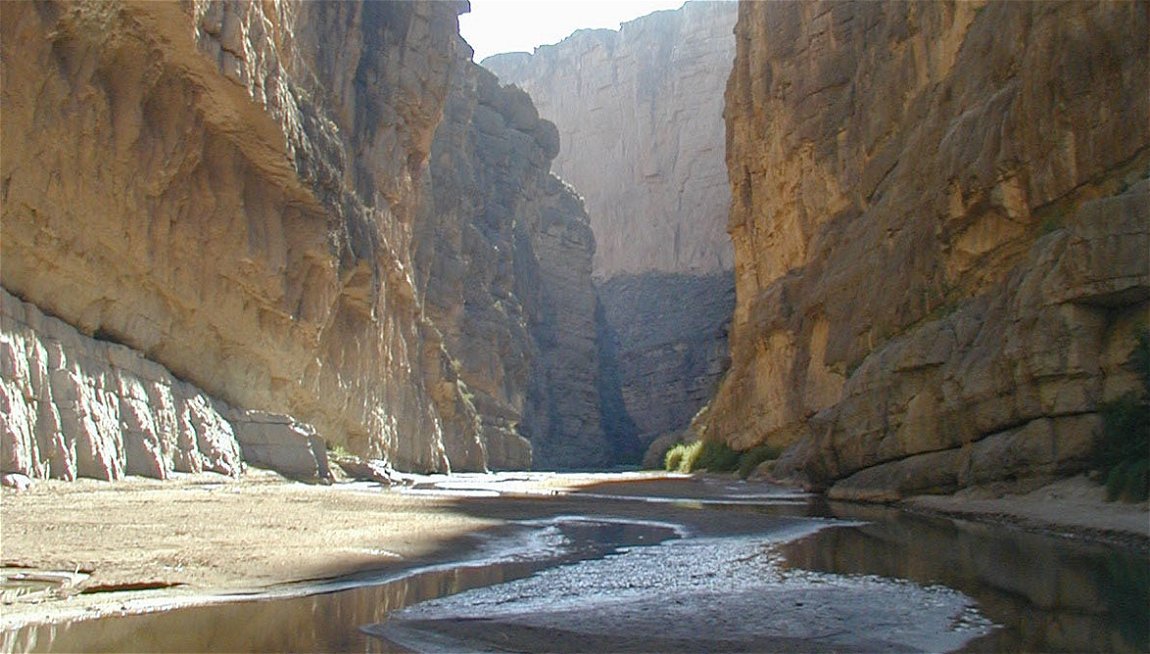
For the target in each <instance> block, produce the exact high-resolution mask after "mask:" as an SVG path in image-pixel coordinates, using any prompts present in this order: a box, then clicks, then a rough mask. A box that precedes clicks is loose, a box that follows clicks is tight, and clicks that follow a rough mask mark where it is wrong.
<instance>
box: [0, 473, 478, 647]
mask: <svg viewBox="0 0 1150 654" xmlns="http://www.w3.org/2000/svg"><path fill="white" fill-rule="evenodd" d="M0 502H2V504H0V518H2V520H0V556H2V562H3V565H4V566H20V567H27V568H31V569H33V570H38V571H44V570H54V571H76V570H79V571H81V572H86V573H88V574H89V575H90V576H87V577H86V578H83V579H82V580H81V581H79V584H78V586H76V587H73V588H65V589H62V590H61V591H59V592H52V593H47V594H45V593H40V594H38V595H36V594H34V595H30V596H25V597H23V598H18V599H16V601H14V602H11V603H7V602H6V604H5V606H4V607H3V617H2V618H0V626H2V625H3V624H12V623H14V622H25V621H28V620H33V621H37V620H44V619H49V618H53V617H56V616H58V615H60V614H64V613H67V614H74V613H75V612H76V611H77V610H79V611H92V610H105V609H107V608H108V607H110V606H111V607H114V606H117V605H118V603H119V602H120V601H122V599H123V598H125V597H128V596H131V597H133V598H139V597H144V596H154V597H172V598H179V597H181V596H189V595H196V594H204V593H211V592H221V591H229V592H232V591H242V590H246V589H255V588H264V587H268V586H272V585H276V584H282V583H287V582H292V581H299V580H306V579H317V578H324V577H332V576H338V575H345V574H350V573H354V572H357V571H361V570H365V569H372V568H387V567H398V566H403V565H411V564H414V563H416V562H418V561H420V560H421V559H424V558H427V557H432V556H436V555H444V554H445V552H444V550H445V549H449V548H451V547H453V546H456V547H457V546H458V543H457V542H456V541H457V540H458V539H459V538H460V537H461V536H463V535H465V534H467V533H469V532H474V531H477V530H480V529H484V528H487V527H490V526H492V524H493V523H492V522H491V521H487V520H482V519H477V518H474V517H469V516H465V515H462V514H459V513H456V512H452V511H451V510H450V509H449V508H448V507H447V505H446V503H445V502H443V501H442V500H440V499H436V498H429V497H418V496H407V495H401V494H399V493H394V492H387V491H381V490H380V489H379V488H378V487H377V486H374V485H369V484H340V485H336V486H311V485H306V484H301V483H296V482H291V481H288V480H285V479H283V478H282V477H280V476H278V475H275V474H272V473H266V472H262V471H252V472H250V473H249V474H247V475H245V476H244V477H242V478H240V479H235V480H233V479H228V478H225V477H221V476H218V475H213V474H204V475H190V476H185V477H181V478H178V479H176V480H169V481H167V482H158V481H153V480H147V479H129V480H126V481H121V482H115V483H105V482H96V481H91V480H80V481H77V482H71V483H66V482H55V481H47V482H40V483H37V484H35V485H33V487H32V488H31V489H29V490H26V491H24V492H20V493H17V492H12V491H9V490H7V489H6V490H5V492H4V493H3V496H2V498H0ZM131 587H136V588H140V587H154V588H156V589H154V590H143V591H141V590H136V591H131V592H114V591H115V589H116V588H131ZM100 590H105V591H108V592H93V591H100ZM9 595H10V594H9ZM5 599H8V600H10V599H11V597H6V598H5Z"/></svg>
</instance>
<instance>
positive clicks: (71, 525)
mask: <svg viewBox="0 0 1150 654" xmlns="http://www.w3.org/2000/svg"><path fill="white" fill-rule="evenodd" d="M722 479H726V478H722ZM708 480H709V481H708ZM708 480H704V479H701V478H696V479H682V478H668V477H666V476H660V475H658V474H655V473H641V474H631V475H559V476H548V475H532V474H525V475H504V476H497V477H494V476H493V477H490V478H482V477H471V478H470V479H468V478H466V477H464V478H461V479H459V480H456V479H454V478H453V479H451V480H449V481H448V482H447V483H445V484H442V486H448V487H449V488H448V489H447V491H448V492H447V493H445V492H442V489H441V490H440V491H437V492H428V493H426V494H418V493H416V494H411V493H401V492H398V491H394V490H386V489H381V488H380V487H378V486H376V485H372V484H365V483H344V484H337V485H335V486H310V485H306V484H300V483H296V482H291V481H287V480H285V479H283V478H281V477H279V476H278V475H274V474H272V473H267V472H262V471H252V472H251V473H249V474H248V475H246V476H245V477H243V478H241V479H239V480H231V479H227V478H224V477H220V476H217V475H211V474H207V475H195V476H185V477H181V478H178V479H176V480H173V481H167V482H157V481H153V480H146V479H130V480H127V481H122V482H116V483H105V482H96V481H90V480H81V481H78V482H72V483H65V482H41V483H37V484H35V485H34V486H33V487H32V488H31V489H29V490H27V491H24V492H19V493H17V492H13V491H10V490H5V491H4V493H3V496H2V497H0V559H2V562H3V565H4V566H20V567H25V568H28V569H29V571H67V572H74V571H80V572H81V573H82V574H80V575H77V576H76V577H75V585H73V586H70V587H65V588H62V589H56V590H53V591H49V592H44V591H41V592H38V593H32V594H27V595H23V596H21V597H14V595H15V594H14V593H12V592H10V591H9V592H6V593H5V598H4V599H5V604H4V606H3V610H2V612H0V628H3V627H5V626H12V625H15V624H22V623H27V622H39V621H52V620H58V619H61V618H64V617H67V616H75V615H77V614H89V613H91V612H114V611H117V610H119V609H120V607H121V605H122V603H124V602H126V601H129V600H131V601H140V600H145V601H150V602H161V603H162V602H165V601H171V602H187V601H193V602H194V601H195V598H197V597H202V596H205V595H208V594H212V593H235V592H244V591H250V590H258V589H266V588H269V587H274V586H277V585H281V584H288V583H292V582H299V581H305V580H315V579H322V578H331V577H337V576H342V575H348V574H354V573H357V572H362V571H366V570H396V571H398V570H401V569H404V568H408V567H413V566H417V565H420V564H422V563H424V562H428V561H445V560H451V559H453V558H455V557H456V556H457V555H458V554H459V553H460V552H462V551H463V550H465V549H466V548H468V547H469V543H470V541H469V540H468V539H467V536H468V534H474V533H476V532H480V531H483V530H487V529H491V528H494V527H497V526H499V525H502V524H505V523H506V521H507V520H514V519H516V518H519V517H522V514H523V512H524V511H525V510H529V512H530V513H532V514H534V513H539V514H544V513H548V512H551V511H556V510H559V509H558V508H556V507H557V506H559V504H561V503H555V505H556V506H552V502H549V501H540V502H537V503H534V504H535V505H536V506H533V507H532V508H530V509H525V507H524V506H523V505H522V504H516V503H508V504H507V506H506V507H505V510H502V509H499V507H501V506H503V504H502V503H497V506H494V507H491V506H489V507H488V508H487V509H486V510H485V512H484V513H482V514H477V513H475V512H472V511H466V510H464V508H465V502H466V499H461V497H463V498H466V496H467V495H468V494H469V493H472V494H476V493H478V494H480V496H482V494H486V495H487V496H488V497H489V498H490V496H491V495H494V494H497V493H503V494H508V495H520V496H521V495H527V496H532V495H536V496H539V497H541V498H548V497H551V496H554V495H562V494H566V493H568V492H572V491H577V490H583V491H585V492H589V493H602V494H611V495H660V496H665V497H668V496H669V497H674V496H679V497H688V496H695V495H705V494H706V493H707V492H710V491H709V490H708V489H710V487H711V486H713V485H714V482H716V481H721V479H719V478H715V477H709V478H708ZM727 481H729V482H730V483H735V484H738V483H740V482H737V481H735V480H733V479H728V480H727ZM723 483H726V482H723ZM755 486H756V484H754V483H753V482H752V483H749V484H748V485H747V487H748V490H749V491H751V490H753V489H754V488H755ZM449 493H456V494H457V495H458V496H456V497H452V496H451V495H450V494H449ZM1101 493H1102V491H1101V489H1100V488H1098V487H1097V486H1095V485H1093V484H1091V483H1090V482H1088V481H1087V480H1085V479H1083V478H1077V479H1072V480H1066V481H1064V482H1059V483H1058V484H1055V485H1053V486H1049V487H1046V488H1043V489H1040V490H1038V491H1035V492H1033V493H1030V494H1028V495H1024V496H1014V497H1012V496H1007V497H1001V498H990V497H983V496H978V495H975V494H973V493H966V494H959V495H956V496H952V497H925V498H915V499H913V500H910V501H908V502H906V503H905V507H906V508H909V509H912V510H918V511H930V512H936V513H945V514H950V515H954V516H958V517H963V518H968V519H976V520H984V521H991V522H999V523H1002V522H1006V523H1013V524H1017V525H1020V526H1022V527H1024V528H1028V529H1037V530H1042V531H1049V532H1055V533H1058V532H1061V533H1071V534H1074V535H1077V536H1082V537H1086V538H1095V539H1101V540H1110V541H1112V542H1121V543H1124V544H1134V545H1138V546H1141V547H1146V546H1147V544H1150V512H1148V507H1147V504H1146V503H1141V504H1135V505H1130V504H1115V503H1106V502H1103V501H1102V495H1101ZM556 499H557V498H556ZM636 510H638V511H642V509H641V507H640V508H637V509H636ZM8 572H13V570H8ZM93 591H100V592H93Z"/></svg>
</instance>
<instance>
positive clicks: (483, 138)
mask: <svg viewBox="0 0 1150 654" xmlns="http://www.w3.org/2000/svg"><path fill="white" fill-rule="evenodd" d="M464 47H466V46H464ZM558 149H559V135H558V132H557V131H556V129H555V126H554V125H553V124H551V123H550V122H548V121H545V120H541V119H540V118H539V115H538V113H537V112H536V110H535V107H534V105H533V104H532V102H531V99H530V98H529V97H528V96H527V94H526V93H524V92H523V91H521V90H520V89H518V88H515V87H501V86H500V84H499V81H498V80H497V79H496V78H495V76H494V75H492V74H491V73H490V72H488V71H486V70H484V69H482V68H480V67H479V66H477V65H475V64H472V63H471V62H470V61H460V62H458V64H457V67H456V68H455V69H454V70H453V83H452V90H451V94H450V95H449V98H448V103H447V108H446V113H445V117H444V122H443V124H442V125H441V126H440V128H439V131H438V132H437V133H436V138H435V141H434V143H433V147H432V154H431V161H430V169H429V186H430V190H429V197H427V198H426V199H425V202H424V205H423V209H422V211H421V214H420V220H419V222H418V225H419V226H418V230H417V270H418V272H419V275H420V288H421V289H422V291H423V292H424V294H425V296H426V298H427V309H428V314H429V316H431V318H432V320H433V322H434V323H435V324H436V326H437V327H438V328H439V329H440V330H441V331H442V337H443V341H444V343H445V345H446V348H447V350H448V351H449V352H450V353H451V355H452V361H451V368H450V369H449V370H445V371H444V372H443V374H442V376H441V378H440V382H439V383H441V384H455V385H456V386H458V387H459V388H461V389H462V390H463V393H462V395H463V396H464V397H465V398H466V403H467V404H468V405H470V406H471V407H473V409H472V410H471V411H466V410H463V411H460V412H459V414H458V415H460V416H463V417H467V416H469V415H470V416H474V415H478V423H479V424H478V428H477V429H478V433H479V434H480V440H481V442H482V444H483V447H484V449H485V451H486V456H487V460H488V463H489V465H490V467H492V468H504V469H506V468H520V469H523V468H528V467H531V466H532V465H534V467H537V468H538V467H544V468H570V467H593V466H598V465H604V464H606V463H607V462H608V461H609V460H610V447H609V446H608V444H607V443H606V441H605V440H604V437H603V431H602V429H601V427H600V424H599V396H598V388H597V376H598V372H599V370H598V368H599V346H598V341H597V335H596V327H595V289H594V287H593V285H592V283H591V255H592V253H593V252H594V251H595V240H594V238H593V236H592V234H591V229H590V226H589V225H588V219H587V214H586V213H585V212H584V210H583V206H582V202H581V200H580V199H579V197H578V196H577V195H575V193H574V192H573V191H572V190H571V189H570V188H568V187H567V186H566V185H565V184H563V183H562V182H560V181H559V180H558V179H557V178H555V177H554V176H553V175H551V174H550V172H549V167H550V162H551V160H552V158H553V157H554V156H555V154H556V152H557V151H558Z"/></svg>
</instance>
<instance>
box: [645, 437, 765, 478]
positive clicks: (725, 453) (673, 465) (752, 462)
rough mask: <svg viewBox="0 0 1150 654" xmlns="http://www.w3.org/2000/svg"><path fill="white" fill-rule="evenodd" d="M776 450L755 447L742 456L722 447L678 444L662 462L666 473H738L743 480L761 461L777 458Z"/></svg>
mask: <svg viewBox="0 0 1150 654" xmlns="http://www.w3.org/2000/svg"><path fill="white" fill-rule="evenodd" d="M779 453H780V450H779V448H777V447H774V446H772V445H766V444H764V445H759V446H757V447H754V448H752V449H750V450H747V451H745V452H737V451H735V450H732V449H731V448H730V447H729V446H728V445H727V444H726V443H723V442H721V441H713V440H698V441H694V442H692V443H680V444H678V445H676V446H675V447H672V448H671V449H670V450H668V451H667V455H666V457H665V458H664V460H663V462H664V464H665V468H666V469H667V470H668V471H669V472H696V471H699V470H707V471H709V472H735V471H736V470H737V471H738V472H739V476H740V477H742V478H743V479H746V478H747V477H748V476H750V474H751V472H753V471H754V469H755V468H756V467H757V466H758V465H759V464H760V463H762V462H763V461H767V460H769V459H776V458H778V456H779Z"/></svg>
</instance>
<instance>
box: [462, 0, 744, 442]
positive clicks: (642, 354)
mask: <svg viewBox="0 0 1150 654" xmlns="http://www.w3.org/2000/svg"><path fill="white" fill-rule="evenodd" d="M735 12H736V7H735V3H725V2H691V3H687V4H686V5H685V6H684V7H683V8H681V9H679V10H676V11H661V12H656V13H654V14H651V15H649V16H645V17H642V18H639V19H636V20H633V21H631V22H628V23H625V24H624V25H623V26H622V28H621V29H620V30H619V31H613V30H580V31H578V32H576V33H575V34H573V35H572V36H570V37H568V38H567V39H565V40H564V41H562V42H560V43H558V44H556V45H553V46H543V47H540V48H537V49H536V51H535V52H534V53H533V54H528V53H509V54H501V55H496V56H493V57H489V58H487V59H486V60H484V62H483V65H484V66H485V67H487V68H489V69H490V70H492V71H494V72H495V73H496V74H497V75H498V76H499V77H500V79H501V80H502V81H504V82H507V83H513V84H516V85H518V86H520V87H522V88H523V89H524V90H526V91H527V92H528V93H529V94H530V95H531V97H532V99H533V100H534V101H535V104H536V105H537V106H538V108H539V113H540V115H541V116H543V117H544V118H546V119H548V120H550V121H553V122H554V123H555V125H556V126H557V127H558V129H559V135H560V139H561V147H560V149H559V153H558V155H557V156H556V157H555V162H554V165H553V169H554V171H555V173H556V174H557V175H559V176H560V177H561V178H563V179H564V180H566V181H569V182H571V183H572V185H573V186H574V187H575V188H576V189H578V190H579V191H580V192H581V193H583V194H584V195H585V202H586V206H587V213H588V215H590V217H591V228H592V231H593V232H594V234H595V240H596V252H595V258H594V276H595V279H596V286H597V288H598V292H599V296H600V300H601V303H602V311H601V312H600V315H601V319H602V320H601V322H600V325H599V329H600V332H601V337H602V338H601V340H602V341H603V346H604V348H605V349H604V352H605V357H604V359H603V366H604V367H603V371H602V373H601V374H600V381H601V384H602V386H601V395H602V397H603V415H604V418H603V420H604V427H605V429H606V431H607V433H608V437H609V438H610V440H611V441H612V446H613V449H614V452H615V457H616V458H617V459H622V460H628V461H638V458H639V455H640V454H641V453H642V450H643V448H645V447H646V446H647V445H649V444H650V442H651V441H652V440H653V439H654V438H656V437H657V436H658V435H659V434H660V433H663V432H665V431H667V430H677V429H682V428H683V427H685V426H686V425H687V423H688V422H689V420H690V417H691V416H693V415H694V413H695V412H696V411H697V410H698V409H699V407H700V406H701V405H702V404H703V403H704V402H705V401H706V400H707V399H708V398H709V396H710V390H711V389H712V388H713V386H714V380H715V377H716V375H718V374H721V370H720V369H721V367H722V365H723V361H724V356H723V355H722V352H723V351H725V349H726V332H725V329H724V328H723V324H724V322H725V320H726V319H727V318H728V317H729V316H730V314H731V307H732V304H731V303H732V302H733V299H732V298H731V289H732V287H733V282H732V281H731V268H732V250H731V244H730V239H729V237H728V236H727V235H726V233H725V227H726V220H727V218H726V216H727V208H728V203H729V198H730V195H729V190H728V183H727V175H726V169H725V166H724V163H723V143H724V136H723V134H724V132H723V129H724V125H723V121H722V111H723V98H722V89H723V87H724V85H725V84H726V80H727V76H728V74H729V72H730V67H731V62H732V60H733V57H734V38H733V36H732V34H731V30H732V28H733V26H734V21H735ZM701 288H706V289H710V290H712V291H713V295H711V296H708V297H700V295H699V292H698V291H699V289H701ZM672 298H679V300H680V303H678V304H676V303H675V300H673V299H672Z"/></svg>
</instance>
